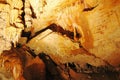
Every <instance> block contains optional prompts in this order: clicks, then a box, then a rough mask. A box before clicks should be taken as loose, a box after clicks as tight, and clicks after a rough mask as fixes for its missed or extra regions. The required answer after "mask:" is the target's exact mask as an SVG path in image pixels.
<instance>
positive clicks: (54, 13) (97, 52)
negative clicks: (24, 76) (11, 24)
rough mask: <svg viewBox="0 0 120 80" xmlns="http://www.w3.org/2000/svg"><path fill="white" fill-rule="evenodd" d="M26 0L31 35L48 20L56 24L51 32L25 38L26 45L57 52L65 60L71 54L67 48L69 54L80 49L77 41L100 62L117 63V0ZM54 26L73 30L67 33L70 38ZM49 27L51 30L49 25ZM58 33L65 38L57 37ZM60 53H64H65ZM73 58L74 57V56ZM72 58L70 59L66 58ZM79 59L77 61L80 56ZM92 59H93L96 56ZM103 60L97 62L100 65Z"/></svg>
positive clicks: (119, 28) (119, 16) (119, 26)
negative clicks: (28, 6) (29, 38)
mask: <svg viewBox="0 0 120 80" xmlns="http://www.w3.org/2000/svg"><path fill="white" fill-rule="evenodd" d="M28 1H29V3H30V5H31V10H32V15H33V16H32V19H31V18H29V19H31V21H32V26H31V31H32V35H35V34H36V32H40V31H45V30H44V29H46V28H50V27H49V26H50V25H52V24H56V27H54V28H56V29H57V30H56V31H55V33H54V34H53V33H51V34H50V35H46V34H47V33H45V34H43V35H45V37H44V38H42V39H41V37H40V35H42V33H41V34H40V35H38V36H37V37H35V38H33V39H32V40H31V41H29V43H28V46H29V47H31V48H32V49H34V50H35V51H36V52H37V53H40V52H47V53H48V54H49V53H50V54H51V53H52V54H53V55H54V54H56V55H57V54H59V55H60V56H62V57H63V58H64V61H68V59H70V58H69V57H68V59H67V56H68V55H71V53H70V52H72V51H73V53H72V54H73V55H74V54H81V53H84V52H81V51H80V50H79V49H80V47H79V46H78V45H80V46H82V48H84V50H85V51H87V52H88V53H89V54H91V55H92V56H94V57H95V58H97V59H100V60H101V62H102V61H103V62H104V63H105V64H106V63H108V64H109V65H112V66H119V64H120V59H119V56H120V49H119V48H120V47H119V46H120V24H119V23H120V21H119V20H120V13H119V12H120V5H119V3H120V0H117V1H116V0H106V1H104V0H99V1H97V0H71V1H68V0H60V1H58V0H36V1H33V0H28ZM36 3H37V4H36ZM58 26H60V27H62V29H64V30H65V31H70V32H73V34H69V35H71V36H73V38H72V39H71V38H69V40H68V38H67V37H66V36H65V35H67V34H66V33H65V34H62V33H61V32H62V31H61V30H60V29H59V28H58ZM50 29H51V28H50ZM51 30H52V31H53V32H54V29H53V28H52V29H51ZM48 34H49V33H48ZM43 35H42V36H43ZM51 35H52V36H51ZM54 35H56V36H54ZM57 35H58V36H57ZM61 36H62V37H63V39H65V40H63V39H61ZM47 37H48V38H49V39H48V38H47ZM68 41H71V42H70V43H69V42H68ZM67 43H68V44H67ZM46 44H48V45H46ZM51 44H52V45H51ZM76 44H77V45H76ZM60 45H61V46H60ZM72 45H73V46H72ZM36 46H37V47H36ZM56 46H57V47H56ZM74 46H76V47H74ZM68 47H69V49H68ZM41 48H42V49H41ZM64 54H67V56H66V55H64ZM81 56H83V55H81ZM71 57H72V55H71ZM74 57H75V56H74ZM74 59H77V57H75V58H74ZM74 59H70V61H71V60H74ZM84 59H85V60H84ZM84 59H83V60H84V61H86V59H88V58H85V57H84ZM60 60H61V59H60ZM79 61H81V58H80V57H79ZM90 61H91V60H90ZM94 61H95V63H97V61H96V60H94ZM103 62H102V63H100V64H101V65H104V63H103ZM98 63H99V61H98Z"/></svg>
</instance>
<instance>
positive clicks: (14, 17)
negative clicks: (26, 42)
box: [0, 0, 24, 53]
mask: <svg viewBox="0 0 120 80" xmlns="http://www.w3.org/2000/svg"><path fill="white" fill-rule="evenodd" d="M22 8H23V2H22V0H17V1H16V0H0V53H1V52H2V51H3V50H9V49H10V48H11V43H13V44H14V45H15V46H16V42H18V39H19V37H20V36H21V31H22V30H23V29H24V26H23V23H22V22H23V21H22V16H21V15H22V12H23V10H22Z"/></svg>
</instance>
